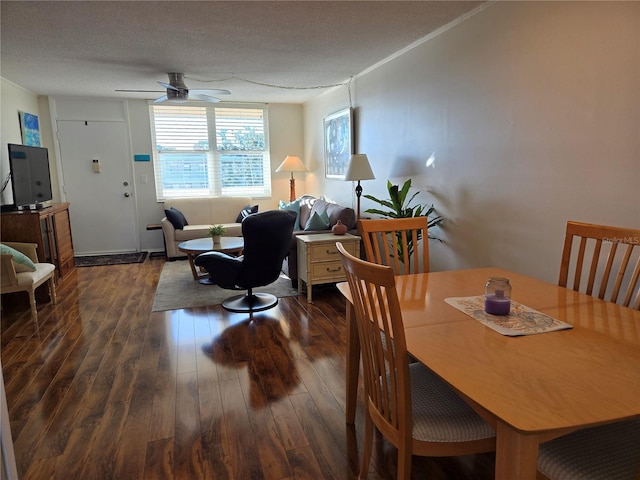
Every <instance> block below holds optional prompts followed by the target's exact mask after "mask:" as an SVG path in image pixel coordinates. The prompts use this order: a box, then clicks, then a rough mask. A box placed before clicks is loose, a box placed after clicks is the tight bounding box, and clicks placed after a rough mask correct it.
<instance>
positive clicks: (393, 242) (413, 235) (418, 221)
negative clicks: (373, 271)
mask: <svg viewBox="0 0 640 480" xmlns="http://www.w3.org/2000/svg"><path fill="white" fill-rule="evenodd" d="M427 221H428V219H427V217H411V218H392V219H366V220H358V232H359V233H360V236H361V237H362V243H363V244H364V251H365V254H366V257H367V260H368V261H370V262H372V263H377V264H379V265H387V266H390V267H391V268H393V271H394V272H395V273H396V275H403V274H409V273H427V272H429V241H428V236H427ZM420 242H422V248H419V247H418V245H419V244H420Z"/></svg>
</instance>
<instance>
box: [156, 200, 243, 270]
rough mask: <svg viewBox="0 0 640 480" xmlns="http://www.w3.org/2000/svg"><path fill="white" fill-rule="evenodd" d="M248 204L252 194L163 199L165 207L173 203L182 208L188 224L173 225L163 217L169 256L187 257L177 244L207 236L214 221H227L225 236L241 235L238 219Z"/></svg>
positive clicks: (225, 222) (216, 222)
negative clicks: (178, 227) (180, 226)
mask: <svg viewBox="0 0 640 480" xmlns="http://www.w3.org/2000/svg"><path fill="white" fill-rule="evenodd" d="M247 205H252V203H251V198H250V197H208V198H173V199H169V200H166V201H165V202H164V209H165V210H169V209H170V208H171V207H173V208H176V209H177V210H179V211H180V212H182V213H183V214H184V216H185V218H186V219H187V222H188V225H186V226H184V228H182V229H176V228H174V226H173V224H172V223H171V222H170V221H169V219H167V217H164V218H163V219H162V220H161V221H160V225H162V232H163V233H164V240H165V247H166V250H167V258H168V259H172V258H178V257H185V256H186V255H185V254H184V253H182V252H181V251H179V250H178V245H179V244H180V243H181V242H184V241H186V240H193V239H194V238H202V237H206V236H207V230H208V229H209V227H210V226H211V225H224V227H225V228H226V229H227V233H226V234H225V236H227V237H241V236H242V228H241V224H240V223H237V222H236V219H237V217H238V215H239V214H240V211H241V210H242V209H243V208H244V207H246V206H247Z"/></svg>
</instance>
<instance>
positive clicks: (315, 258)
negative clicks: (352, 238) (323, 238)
mask: <svg viewBox="0 0 640 480" xmlns="http://www.w3.org/2000/svg"><path fill="white" fill-rule="evenodd" d="M342 245H343V246H344V248H345V249H346V250H347V252H349V253H350V254H352V255H356V243H355V242H346V243H343V244H342ZM307 255H308V256H309V257H310V258H311V262H326V261H332V260H338V262H341V261H342V260H341V259H340V254H339V253H338V249H337V248H336V244H335V243H321V244H318V245H314V244H311V245H309V246H308V247H307Z"/></svg>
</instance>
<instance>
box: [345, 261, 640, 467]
mask: <svg viewBox="0 0 640 480" xmlns="http://www.w3.org/2000/svg"><path fill="white" fill-rule="evenodd" d="M493 276H499V277H507V278H509V279H510V283H511V285H512V289H513V291H512V299H513V300H514V301H517V302H518V303H520V304H522V305H525V306H527V307H529V308H531V309H534V310H537V311H539V312H541V313H544V314H546V315H548V316H551V317H553V318H555V319H557V320H560V321H563V322H566V323H569V324H570V325H571V326H572V328H571V329H567V330H560V331H554V332H545V333H538V334H534V335H526V336H505V335H502V334H500V333H497V332H496V331H494V330H492V329H491V328H489V327H487V326H485V325H484V324H483V323H481V322H480V321H478V320H476V319H475V318H473V317H471V316H469V315H467V314H466V313H464V312H463V311H461V310H458V309H457V308H454V307H453V306H451V305H449V304H448V303H446V302H445V299H446V298H449V297H466V296H475V295H482V294H483V293H484V285H485V283H486V281H487V278H488V277H493ZM338 289H339V290H340V291H341V292H342V294H343V295H344V296H345V298H346V299H347V302H346V305H347V324H348V342H347V372H346V377H347V378H346V382H347V383H346V390H347V399H346V420H347V423H353V422H354V419H355V411H356V401H357V390H358V375H359V364H360V346H359V340H358V334H357V327H356V325H355V316H354V311H353V306H352V305H351V294H350V291H349V286H348V284H347V283H341V284H338ZM396 289H397V292H398V297H399V300H400V306H401V310H402V316H403V322H404V327H405V333H406V341H407V349H408V351H409V353H410V354H411V355H412V356H414V357H415V358H416V359H417V360H419V361H420V362H422V363H423V364H424V365H426V366H427V367H428V368H430V369H431V370H433V371H434V372H435V373H436V374H437V375H439V376H440V377H441V378H442V379H444V380H445V381H446V382H447V383H448V384H449V385H451V386H452V387H453V388H454V389H455V390H456V391H457V392H458V393H459V394H460V395H461V396H462V397H463V398H464V399H465V400H466V401H468V402H469V403H470V404H471V405H472V406H473V407H474V408H476V409H477V410H478V411H479V412H480V413H481V414H482V415H483V416H484V418H486V419H487V420H488V421H489V423H490V424H491V425H492V426H493V427H494V428H495V430H496V435H497V442H496V444H497V445H496V470H495V478H496V479H499V480H513V479H518V480H533V479H535V478H536V471H537V456H538V445H539V444H540V443H542V442H545V441H548V440H551V439H553V438H556V437H558V436H561V435H564V434H567V433H570V432H572V431H575V430H577V429H580V428H584V427H588V426H593V425H600V424H606V423H611V422H615V421H619V420H624V419H629V418H633V417H639V416H640V311H637V310H632V309H630V308H626V307H622V306H619V305H616V304H613V303H610V302H605V301H603V300H600V299H598V298H595V297H592V296H588V295H584V294H581V293H578V292H575V291H573V290H570V289H567V288H564V287H559V286H557V285H554V284H551V283H547V282H544V281H541V280H537V279H535V278H532V277H528V276H525V275H521V274H518V273H515V272H510V271H506V270H502V269H497V268H481V269H471V270H456V271H447V272H432V273H424V274H413V275H400V276H397V277H396Z"/></svg>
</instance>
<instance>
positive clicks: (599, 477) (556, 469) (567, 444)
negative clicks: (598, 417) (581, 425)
mask: <svg viewBox="0 0 640 480" xmlns="http://www.w3.org/2000/svg"><path fill="white" fill-rule="evenodd" d="M538 470H540V472H542V473H543V474H545V475H546V476H547V477H549V478H553V479H566V480H571V479H573V480H577V479H585V478H588V479H590V480H625V479H634V480H635V479H636V478H637V475H638V471H640V419H639V418H636V419H633V420H628V421H624V422H617V423H612V424H608V425H601V426H598V427H593V428H585V429H583V430H578V431H577V432H573V433H570V434H569V435H565V436H562V437H559V438H556V439H554V440H551V441H550V442H546V443H543V444H542V445H540V449H539V453H538Z"/></svg>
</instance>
